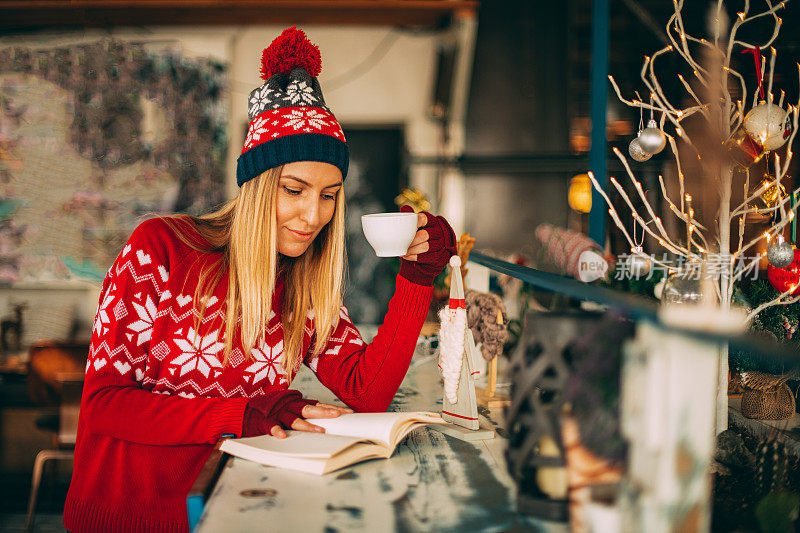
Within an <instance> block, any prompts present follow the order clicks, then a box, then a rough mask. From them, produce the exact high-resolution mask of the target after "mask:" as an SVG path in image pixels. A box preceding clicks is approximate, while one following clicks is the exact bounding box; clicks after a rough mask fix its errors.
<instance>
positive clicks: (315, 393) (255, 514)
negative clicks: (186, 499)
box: [195, 355, 567, 533]
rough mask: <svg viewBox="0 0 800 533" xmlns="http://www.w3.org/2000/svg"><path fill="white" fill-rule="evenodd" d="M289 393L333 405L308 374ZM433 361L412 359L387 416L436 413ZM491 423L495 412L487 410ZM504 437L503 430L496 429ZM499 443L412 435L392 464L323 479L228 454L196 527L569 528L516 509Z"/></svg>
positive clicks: (431, 433) (376, 463) (423, 432)
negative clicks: (389, 414)
mask: <svg viewBox="0 0 800 533" xmlns="http://www.w3.org/2000/svg"><path fill="white" fill-rule="evenodd" d="M292 387H293V388H298V389H300V390H302V391H303V392H304V394H305V395H306V396H307V397H310V398H316V399H318V400H320V401H324V402H329V403H333V402H334V397H333V395H332V394H331V392H330V391H328V390H327V389H325V388H324V387H323V386H322V385H320V384H319V382H318V381H317V380H316V378H315V377H314V376H313V374H311V373H310V372H309V371H308V370H307V369H305V368H304V369H303V371H301V372H300V374H298V376H297V378H296V379H295V381H294V383H293V384H292ZM441 402H442V385H441V383H440V382H439V374H438V371H437V368H436V363H435V361H434V360H433V359H431V358H427V359H426V358H423V357H421V356H419V355H418V356H415V359H414V361H413V362H412V368H411V369H410V370H409V373H408V375H407V376H406V379H405V380H404V381H403V384H402V385H401V387H400V390H399V392H398V393H397V395H396V396H395V399H394V402H393V403H392V405H391V407H390V410H392V411H400V410H403V411H411V410H428V411H437V410H441ZM486 414H487V415H488V417H489V419H490V421H492V423H493V424H494V425H496V423H497V422H499V421H501V420H502V418H501V416H500V415H501V413H499V412H497V413H492V412H487V413H486ZM501 431H502V429H501ZM505 445H506V439H504V438H500V437H497V438H495V439H491V440H487V441H478V442H474V443H469V442H464V441H460V440H457V439H454V438H452V437H448V436H445V435H443V434H441V433H439V432H437V431H435V430H432V429H429V428H422V429H419V430H416V431H415V432H413V433H412V434H411V435H409V436H408V438H407V439H406V440H405V441H404V442H403V443H401V444H400V445H399V446H398V447H397V450H396V451H395V453H394V455H393V456H392V457H391V458H390V459H380V460H373V461H368V462H365V463H361V464H357V465H354V466H351V467H348V468H345V469H342V470H339V471H337V472H333V473H331V474H328V475H325V476H315V475H311V474H304V473H300V472H294V471H290V470H281V469H277V468H272V467H267V466H262V465H259V464H256V463H252V462H249V461H245V460H242V459H238V458H231V460H229V461H228V463H227V465H226V467H225V468H224V470H223V471H222V474H221V475H220V477H219V480H218V481H217V483H216V486H215V487H214V489H213V491H212V493H211V496H210V498H209V500H208V502H207V503H206V505H205V510H204V513H203V515H202V517H201V519H200V522H199V523H198V525H197V527H196V529H195V531H196V532H198V533H211V532H217V531H225V532H237V531H241V532H245V531H303V532H317V531H319V532H322V531H370V532H371V531H381V532H384V531H387V532H388V531H509V530H512V531H537V530H538V531H567V527H566V526H565V525H561V524H547V523H544V522H541V521H538V520H534V519H532V518H529V517H526V516H524V515H521V514H519V513H517V512H516V510H515V504H514V502H515V500H516V496H515V487H514V486H513V483H512V481H511V478H510V477H509V476H508V473H507V470H506V465H505V460H504V457H503V450H504V447H505Z"/></svg>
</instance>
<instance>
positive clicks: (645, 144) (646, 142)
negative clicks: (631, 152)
mask: <svg viewBox="0 0 800 533" xmlns="http://www.w3.org/2000/svg"><path fill="white" fill-rule="evenodd" d="M666 145H667V137H666V136H665V135H664V132H663V131H661V130H660V129H658V124H657V123H656V121H655V120H651V121H650V122H648V123H647V127H646V128H645V129H643V130H642V133H640V134H639V146H641V147H642V150H644V151H645V152H647V153H648V154H657V153H659V152H660V151H661V150H663V149H664V147H665V146H666Z"/></svg>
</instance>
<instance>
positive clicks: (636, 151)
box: [628, 137, 653, 163]
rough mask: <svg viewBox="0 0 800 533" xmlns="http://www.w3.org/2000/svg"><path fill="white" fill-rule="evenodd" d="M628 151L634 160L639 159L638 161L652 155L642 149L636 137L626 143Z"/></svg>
mask: <svg viewBox="0 0 800 533" xmlns="http://www.w3.org/2000/svg"><path fill="white" fill-rule="evenodd" d="M628 153H629V154H630V155H631V157H632V158H633V159H634V161H639V162H640V163H641V162H643V161H647V160H648V159H650V158H651V157H653V154H649V153H647V152H645V151H644V148H642V146H641V145H640V144H639V138H638V137H637V138H635V139H634V140H632V141H631V143H630V144H629V145H628Z"/></svg>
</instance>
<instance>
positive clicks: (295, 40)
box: [261, 26, 322, 81]
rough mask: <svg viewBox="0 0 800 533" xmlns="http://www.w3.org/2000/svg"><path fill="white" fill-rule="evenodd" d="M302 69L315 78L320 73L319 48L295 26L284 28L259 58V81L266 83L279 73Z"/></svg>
mask: <svg viewBox="0 0 800 533" xmlns="http://www.w3.org/2000/svg"><path fill="white" fill-rule="evenodd" d="M297 67H300V68H304V69H305V70H306V72H308V73H309V74H311V76H312V77H314V78H316V77H317V76H319V73H320V72H321V71H322V59H321V58H320V55H319V47H318V46H317V45H315V44H314V43H312V42H311V41H309V40H308V37H306V34H305V33H304V32H303V30H298V29H297V28H296V27H295V26H292V27H291V28H286V29H285V30H283V33H281V34H280V35H279V36H278V37H276V38H275V40H274V41H272V43H270V45H269V46H268V47H266V48H264V53H263V54H262V56H261V79H263V80H264V81H267V80H268V79H269V78H270V76H272V75H274V74H278V73H279V72H289V71H291V70H292V69H294V68H297Z"/></svg>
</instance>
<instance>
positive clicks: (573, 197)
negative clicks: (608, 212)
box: [567, 174, 592, 213]
mask: <svg viewBox="0 0 800 533" xmlns="http://www.w3.org/2000/svg"><path fill="white" fill-rule="evenodd" d="M567 202H568V203H569V206H570V207H571V208H572V209H574V210H575V211H577V212H579V213H588V212H589V211H591V210H592V182H591V181H590V180H589V175H588V174H578V175H577V176H573V178H572V179H571V180H570V182H569V192H568V193H567Z"/></svg>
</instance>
